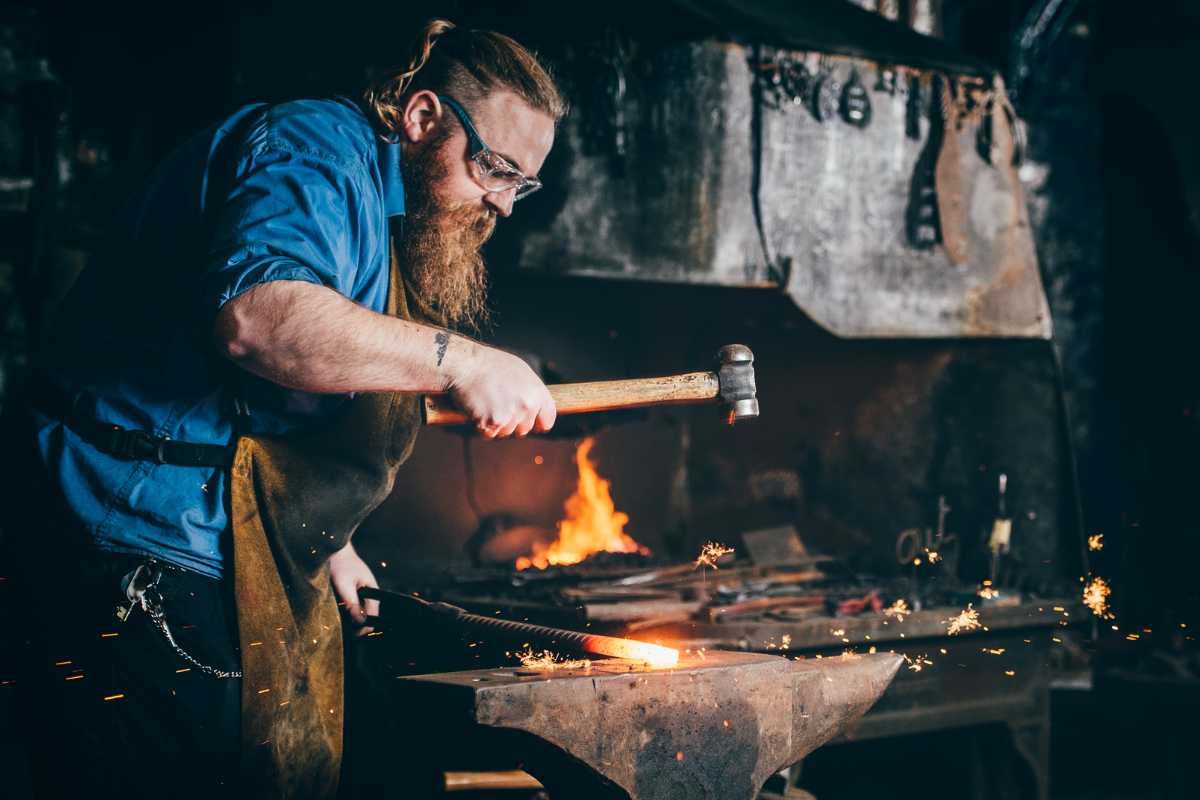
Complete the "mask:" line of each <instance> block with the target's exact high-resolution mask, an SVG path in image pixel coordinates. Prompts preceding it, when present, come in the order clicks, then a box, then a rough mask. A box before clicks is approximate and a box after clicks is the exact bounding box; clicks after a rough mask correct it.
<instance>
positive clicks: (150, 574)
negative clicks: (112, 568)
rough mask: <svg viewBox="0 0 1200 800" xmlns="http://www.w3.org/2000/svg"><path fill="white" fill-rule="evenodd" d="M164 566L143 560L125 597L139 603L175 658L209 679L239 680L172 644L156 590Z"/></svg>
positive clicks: (233, 673) (235, 674)
mask: <svg viewBox="0 0 1200 800" xmlns="http://www.w3.org/2000/svg"><path fill="white" fill-rule="evenodd" d="M163 566H164V565H163V564H162V563H161V562H159V561H158V560H157V559H154V558H148V559H146V563H145V564H142V565H141V566H140V567H138V568H137V570H135V571H134V572H133V574H132V575H130V576H129V578H130V579H129V584H128V587H127V588H126V590H125V596H126V597H128V598H129V600H130V601H131V602H133V603H139V602H140V603H141V606H142V610H144V611H145V612H146V613H147V614H149V615H150V620H151V621H152V622H153V623H154V626H155V627H156V628H157V629H158V632H159V633H160V634H161V635H162V637H163V638H164V639H166V640H167V644H169V645H170V646H171V649H172V650H174V651H175V654H176V655H177V656H179V657H180V658H182V659H183V660H184V661H186V662H187V663H189V664H191V665H192V666H193V667H195V668H196V669H198V670H199V671H200V672H201V673H202V674H204V675H207V676H209V677H210V678H240V677H242V672H241V670H221V669H216V668H215V667H210V666H208V665H206V664H201V663H200V662H199V661H197V660H196V659H194V658H192V657H191V656H190V655H188V653H187V651H186V650H184V649H183V648H182V647H180V646H179V645H178V644H177V643H176V642H175V637H174V636H172V635H171V629H170V628H169V627H167V618H166V615H165V614H164V613H163V607H162V601H163V597H162V592H160V591H159V590H158V583H159V581H161V580H162V575H163ZM142 580H144V581H146V583H145V585H144V586H142V585H140V583H141V581H142Z"/></svg>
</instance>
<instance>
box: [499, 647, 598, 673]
mask: <svg viewBox="0 0 1200 800" xmlns="http://www.w3.org/2000/svg"><path fill="white" fill-rule="evenodd" d="M516 656H517V658H519V659H521V666H523V667H530V668H532V669H546V670H550V669H586V668H587V667H590V666H591V665H592V662H591V661H588V660H587V659H583V660H579V661H574V660H571V659H564V658H562V657H560V656H558V655H555V654H554V653H552V652H550V651H549V650H543V651H542V652H540V653H535V652H533V650H532V649H529V650H525V651H524V652H520V653H517V654H516Z"/></svg>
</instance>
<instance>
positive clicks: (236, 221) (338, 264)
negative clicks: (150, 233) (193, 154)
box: [202, 147, 376, 323]
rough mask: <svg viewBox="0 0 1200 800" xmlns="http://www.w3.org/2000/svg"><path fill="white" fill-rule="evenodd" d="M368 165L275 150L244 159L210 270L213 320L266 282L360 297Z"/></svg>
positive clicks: (207, 298)
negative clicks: (357, 287)
mask: <svg viewBox="0 0 1200 800" xmlns="http://www.w3.org/2000/svg"><path fill="white" fill-rule="evenodd" d="M363 180H364V176H363V175H362V170H361V168H360V167H359V166H358V165H356V164H353V163H345V162H339V161H335V160H332V159H328V158H324V157H321V156H320V155H313V154H309V153H302V152H297V151H296V150H292V149H288V148H282V147H271V148H266V149H263V150H260V151H258V152H256V153H254V154H253V155H251V156H248V157H246V158H245V159H243V160H242V161H241V162H239V164H238V168H237V170H236V173H235V175H234V177H233V179H232V180H231V186H230V189H229V192H228V195H227V197H226V200H225V203H224V205H223V206H222V208H221V211H220V214H219V215H218V217H217V224H216V228H215V233H214V236H213V240H212V241H213V244H212V249H211V251H210V253H209V258H208V263H207V266H206V269H205V270H204V274H203V287H202V290H203V297H204V303H205V310H206V312H207V314H208V317H209V322H210V323H211V322H212V321H213V320H214V319H215V318H216V315H217V312H218V311H219V310H220V309H221V307H222V306H223V305H224V304H225V303H227V302H229V301H230V300H232V299H233V298H234V297H237V296H238V295H239V294H241V293H242V292H244V291H246V290H247V289H249V288H251V287H252V286H256V285H258V284H260V283H265V282H266V281H276V280H295V281H307V282H309V283H315V284H320V285H323V286H328V287H330V288H332V289H334V290H336V291H338V292H340V293H341V294H343V295H345V296H347V297H353V295H354V287H355V284H356V281H357V278H358V275H357V272H358V268H359V265H360V264H363V263H365V261H364V253H362V252H360V250H361V248H362V246H363V245H362V243H363V242H364V241H368V242H369V241H373V239H374V238H375V236H373V235H367V236H365V237H364V236H363V235H362V234H373V233H376V232H374V231H364V230H362V228H363V227H364V225H365V226H366V227H373V226H372V225H371V222H370V215H368V214H364V209H363V205H364V203H363V193H362V185H363Z"/></svg>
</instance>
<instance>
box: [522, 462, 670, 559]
mask: <svg viewBox="0 0 1200 800" xmlns="http://www.w3.org/2000/svg"><path fill="white" fill-rule="evenodd" d="M594 443H595V442H594V440H593V439H591V438H588V439H585V440H584V441H583V443H582V444H580V445H579V449H578V450H577V451H576V452H575V463H576V464H577V465H579V486H578V487H577V488H576V489H575V494H573V495H571V497H570V498H569V499H568V500H567V502H566V510H567V518H566V519H564V520H563V521H562V522H560V523H558V541H556V542H555V543H554V544H552V545H550V546H549V547H539V548H537V549H536V550H535V551H534V554H533V556H532V557H531V558H524V557H522V558H518V559H517V569H528V568H529V567H537V568H538V569H545V568H546V567H548V566H550V565H551V564H578V563H579V562H580V561H583V560H584V559H585V558H587V557H588V556H589V555H591V554H592V553H600V552H608V553H642V554H643V555H650V551H649V550H648V549H646V548H645V547H643V546H642V545H640V544H638V543H637V542H635V541H634V540H633V539H631V538H630V537H629V536H627V535H625V533H624V532H623V530H622V529H623V528H624V527H625V523H626V522H629V516H628V515H626V514H622V513H621V512H620V511H616V510H615V507H614V506H613V501H612V497H610V496H609V494H608V486H609V483H608V481H606V480H604V479H603V478H601V477H600V476H599V475H597V474H596V465H595V464H593V463H592V462H591V461H589V460H588V452H589V451H590V450H591V449H592V445H593V444H594Z"/></svg>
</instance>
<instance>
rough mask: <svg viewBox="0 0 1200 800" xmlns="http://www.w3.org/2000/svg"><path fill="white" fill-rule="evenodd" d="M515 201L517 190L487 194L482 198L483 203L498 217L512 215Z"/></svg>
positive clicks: (514, 188)
mask: <svg viewBox="0 0 1200 800" xmlns="http://www.w3.org/2000/svg"><path fill="white" fill-rule="evenodd" d="M516 199H517V189H516V187H513V188H512V189H505V190H504V191H503V192H488V193H487V194H485V195H484V196H483V202H484V203H486V204H487V206H488V208H490V209H492V211H495V212H496V214H497V215H498V216H501V217H507V216H508V215H510V214H512V208H513V203H514V202H516Z"/></svg>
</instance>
